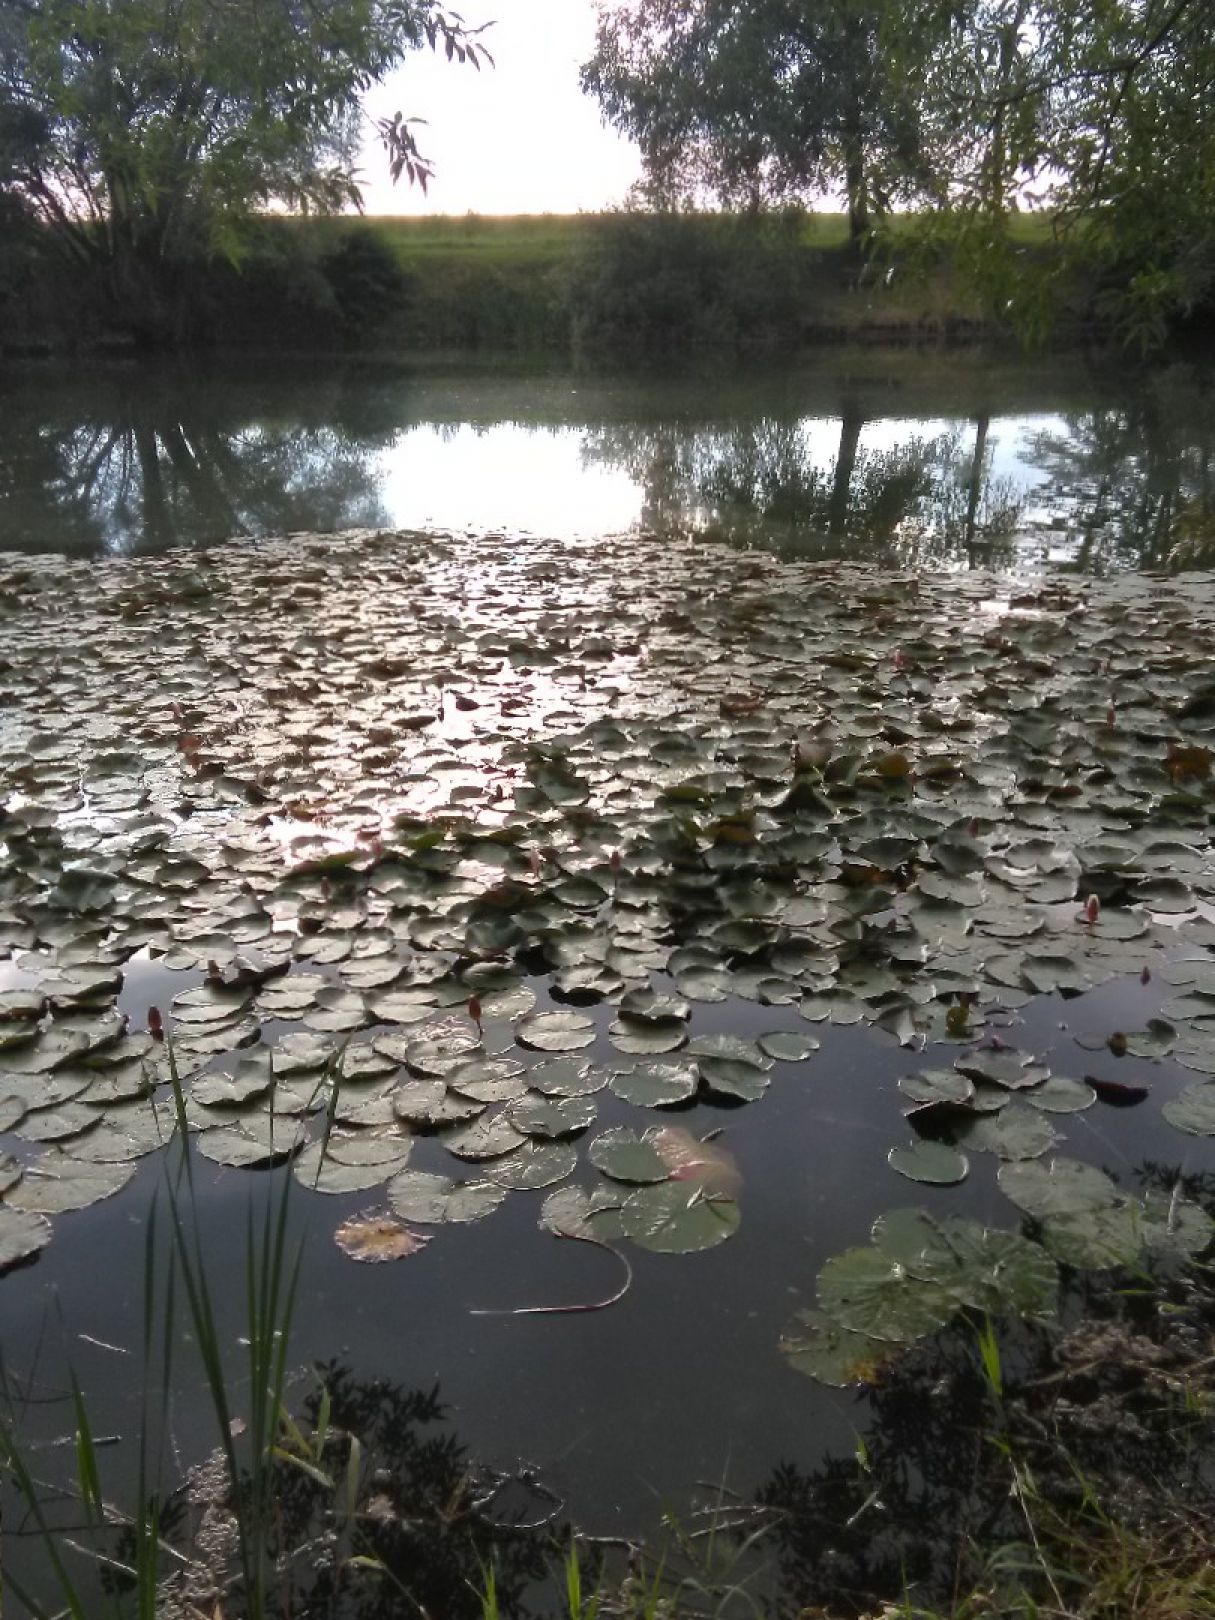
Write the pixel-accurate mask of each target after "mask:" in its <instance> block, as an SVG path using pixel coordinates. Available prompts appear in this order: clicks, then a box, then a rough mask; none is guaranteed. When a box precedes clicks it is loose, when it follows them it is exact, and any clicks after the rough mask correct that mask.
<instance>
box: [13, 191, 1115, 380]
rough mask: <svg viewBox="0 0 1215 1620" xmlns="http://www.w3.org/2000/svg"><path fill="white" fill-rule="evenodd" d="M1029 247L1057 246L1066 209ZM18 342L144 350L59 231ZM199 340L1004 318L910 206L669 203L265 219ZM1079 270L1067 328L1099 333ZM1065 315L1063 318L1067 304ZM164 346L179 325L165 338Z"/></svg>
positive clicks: (197, 270)
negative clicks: (861, 250) (876, 241)
mask: <svg viewBox="0 0 1215 1620" xmlns="http://www.w3.org/2000/svg"><path fill="white" fill-rule="evenodd" d="M1019 231H1020V238H1021V250H1022V252H1023V253H1024V254H1025V255H1026V256H1027V257H1029V258H1034V257H1038V258H1042V259H1043V260H1047V259H1049V257H1050V255H1051V252H1052V247H1051V239H1050V229H1049V222H1048V221H1044V220H1042V219H1041V218H1040V217H1035V216H1026V217H1025V219H1024V220H1023V221H1022V223H1021V225H1020V227H1019ZM0 244H3V245H0V346H2V347H4V348H5V349H7V350H8V351H9V352H14V351H17V352H20V351H27V352H28V351H30V350H33V351H37V350H38V349H39V348H47V349H51V350H60V351H62V350H64V349H72V348H76V349H88V348H94V347H98V346H106V345H113V344H119V345H126V344H129V343H135V344H138V342H139V340H140V336H141V334H140V333H139V330H138V327H137V326H135V327H134V328H132V326H131V325H130V324H117V323H115V320H114V315H113V304H112V301H111V300H110V299H109V298H108V296H107V288H106V286H105V285H104V283H103V282H102V281H101V279H100V277H98V278H97V279H94V278H92V277H90V275H89V274H87V273H82V272H81V270H80V267H79V265H76V264H68V263H65V262H64V261H62V260H61V259H60V258H59V256H58V255H57V254H56V252H55V251H54V243H53V242H51V241H50V240H49V239H48V241H47V242H46V243H45V244H40V243H39V241H38V239H37V238H36V237H34V238H31V237H30V236H29V235H28V234H26V235H23V236H13V237H7V238H6V237H4V236H3V233H0ZM178 275H179V278H180V281H179V285H178V287H177V289H176V292H177V295H178V296H177V299H176V302H177V306H178V308H180V309H181V310H183V311H185V312H186V314H185V322H184V325H183V327H182V328H181V329H180V330H179V331H178V332H177V333H176V334H175V340H176V341H177V342H178V343H180V344H181V345H184V346H191V345H192V346H195V347H237V348H248V347H257V348H271V349H280V350H301V349H302V350H326V349H328V350H333V349H345V350H359V349H366V348H374V349H380V350H388V351H393V352H408V351H411V350H435V349H475V348H485V349H491V348H493V349H503V348H505V349H519V350H524V349H526V350H544V349H547V350H560V351H564V352H570V351H573V352H586V353H589V354H596V353H619V354H622V355H629V356H637V355H651V354H662V353H671V352H675V351H681V350H687V349H691V348H696V347H707V346H715V347H719V348H726V349H730V348H736V349H763V348H774V347H781V348H785V347H789V346H793V345H797V344H799V343H802V342H805V341H809V340H815V339H831V338H836V337H839V338H850V339H855V338H864V337H866V336H873V337H877V338H881V339H886V340H888V339H891V338H894V339H898V338H907V339H922V338H941V337H945V338H948V337H957V336H966V335H970V334H975V333H990V332H991V331H993V330H998V329H999V327H998V325H997V324H996V323H994V322H993V319H992V317H991V315H990V313H989V311H987V310H986V309H985V307H984V305H983V304H982V302H981V300H980V298H979V296H978V295H977V293H976V291H975V289H974V287H973V285H972V284H971V282H970V281H969V280H968V279H967V278H966V277H965V276H964V275H963V274H961V273H959V272H958V271H957V269H956V267H955V266H954V265H953V263H952V262H951V250H950V249H949V248H948V247H947V246H938V247H936V248H932V247H927V246H925V244H924V243H923V241H922V240H921V238H920V235H919V233H918V232H917V230H916V229H915V221H913V220H911V219H909V218H905V219H899V218H897V217H896V218H895V219H894V220H893V221H892V224H891V228H890V229H889V230H888V232H887V234H886V240H885V242H884V244H881V245H879V246H878V248H877V249H876V251H871V252H870V253H868V254H866V255H861V254H858V253H857V252H856V250H855V249H854V248H853V247H852V246H851V245H850V243H849V240H848V231H847V223H846V221H845V220H844V219H842V218H841V217H840V216H833V215H824V216H811V215H806V214H804V213H802V212H800V211H797V210H790V211H787V212H780V213H777V212H761V213H759V214H755V215H751V214H747V213H728V212H720V213H710V212H695V211H690V210H684V211H678V210H676V211H670V212H650V211H647V210H643V209H624V210H620V211H618V212H614V213H608V214H601V215H578V216H572V217H560V216H531V217H521V218H510V217H502V218H488V217H481V216H466V217H462V218H460V217H449V218H441V217H439V218H421V219H381V220H366V221H364V220H358V219H352V218H340V219H329V220H316V221H303V220H294V219H287V218H266V219H263V220H262V221H261V222H260V223H259V225H258V226H257V228H256V229H255V230H254V231H252V232H251V233H250V234H249V236H248V239H247V241H246V242H245V243H244V244H243V247H242V251H241V253H240V255H239V256H238V257H236V258H235V259H226V258H218V257H211V258H204V259H199V260H196V261H192V262H189V263H186V264H184V265H183V266H181V267H180V268H179V271H178ZM1100 292H1101V289H1100V287H1099V286H1097V285H1095V284H1091V283H1089V284H1084V283H1081V282H1079V281H1077V282H1076V283H1075V284H1074V285H1073V286H1072V287H1071V288H1070V289H1069V290H1068V292H1067V295H1066V300H1065V305H1064V307H1063V308H1062V309H1061V310H1057V311H1056V318H1055V322H1054V325H1053V330H1055V331H1058V329H1059V327H1060V325H1062V326H1063V327H1064V328H1065V329H1066V328H1068V327H1070V328H1071V329H1073V330H1084V329H1091V328H1092V327H1093V326H1094V324H1097V323H1095V318H1094V310H1095V309H1096V308H1097V307H1098V305H1099V300H1100ZM1060 315H1062V317H1063V318H1062V321H1061V322H1060V320H1059V316H1060ZM150 337H151V340H154V341H156V342H157V343H159V342H161V341H162V338H163V333H162V332H161V331H160V330H159V329H158V330H157V331H156V332H155V333H153V334H151V335H150Z"/></svg>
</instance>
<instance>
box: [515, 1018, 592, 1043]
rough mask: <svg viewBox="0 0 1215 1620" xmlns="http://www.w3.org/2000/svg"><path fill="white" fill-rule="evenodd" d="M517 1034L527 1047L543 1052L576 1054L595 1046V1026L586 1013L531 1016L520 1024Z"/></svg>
mask: <svg viewBox="0 0 1215 1620" xmlns="http://www.w3.org/2000/svg"><path fill="white" fill-rule="evenodd" d="M515 1035H516V1037H517V1039H518V1040H519V1042H520V1043H521V1044H522V1045H523V1046H531V1047H535V1048H536V1049H537V1050H538V1051H541V1052H576V1051H578V1050H579V1049H580V1048H581V1047H584V1046H590V1045H591V1044H592V1043H593V1041H594V1039H595V1024H594V1020H593V1019H590V1018H587V1017H586V1016H585V1015H584V1014H582V1013H575V1012H543V1013H531V1014H529V1015H528V1017H526V1018H521V1019H520V1020H519V1022H518V1024H516V1026H515Z"/></svg>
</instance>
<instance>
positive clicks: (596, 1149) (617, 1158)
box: [588, 1126, 670, 1182]
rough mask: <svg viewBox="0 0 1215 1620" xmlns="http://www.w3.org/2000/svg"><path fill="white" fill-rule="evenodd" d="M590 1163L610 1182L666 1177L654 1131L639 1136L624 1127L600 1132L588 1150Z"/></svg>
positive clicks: (666, 1167)
mask: <svg viewBox="0 0 1215 1620" xmlns="http://www.w3.org/2000/svg"><path fill="white" fill-rule="evenodd" d="M588 1153H589V1158H590V1161H591V1163H592V1164H593V1165H594V1166H595V1167H596V1168H597V1169H599V1170H602V1171H603V1173H604V1175H605V1176H611V1177H612V1179H613V1180H614V1181H633V1182H651V1181H655V1182H656V1181H665V1180H666V1179H667V1177H668V1176H669V1175H670V1170H669V1168H668V1166H667V1162H666V1160H665V1159H664V1158H663V1156H662V1154H661V1153H660V1152H659V1150H658V1132H657V1131H656V1130H649V1131H646V1132H645V1133H644V1134H643V1135H641V1136H639V1135H638V1134H637V1132H636V1131H631V1130H628V1129H627V1128H626V1127H624V1126H614V1127H613V1128H612V1129H611V1130H610V1131H601V1132H600V1134H599V1135H598V1136H597V1137H596V1138H595V1139H594V1141H593V1142H592V1143H591V1145H590V1148H589V1150H588Z"/></svg>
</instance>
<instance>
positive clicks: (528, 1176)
mask: <svg viewBox="0 0 1215 1620" xmlns="http://www.w3.org/2000/svg"><path fill="white" fill-rule="evenodd" d="M550 1106H554V1105H550ZM577 1165H578V1150H577V1149H576V1148H574V1147H572V1146H571V1145H570V1144H569V1143H568V1142H553V1141H528V1142H525V1143H524V1144H523V1146H522V1147H520V1148H516V1149H515V1151H514V1152H513V1153H507V1154H505V1155H504V1156H503V1157H502V1158H500V1159H494V1160H493V1161H492V1163H490V1164H487V1165H486V1167H485V1174H486V1175H487V1176H488V1177H489V1178H490V1180H491V1181H495V1182H497V1183H498V1185H499V1186H501V1187H524V1188H527V1187H551V1186H552V1185H553V1184H554V1183H555V1182H558V1181H564V1180H565V1178H566V1177H567V1176H572V1175H573V1173H574V1171H575V1169H576V1168H577Z"/></svg>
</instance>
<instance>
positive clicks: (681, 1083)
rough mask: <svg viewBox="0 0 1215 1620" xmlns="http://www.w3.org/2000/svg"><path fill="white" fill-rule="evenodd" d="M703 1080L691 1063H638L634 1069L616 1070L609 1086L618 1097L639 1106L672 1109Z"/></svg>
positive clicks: (694, 1090)
mask: <svg viewBox="0 0 1215 1620" xmlns="http://www.w3.org/2000/svg"><path fill="white" fill-rule="evenodd" d="M699 1083H700V1076H699V1074H698V1072H697V1070H696V1069H695V1068H694V1067H693V1065H692V1064H690V1063H679V1062H675V1063H663V1062H661V1061H658V1060H655V1061H654V1062H651V1063H638V1064H636V1065H635V1066H634V1067H633V1068H631V1069H616V1070H615V1071H613V1073H612V1075H611V1077H610V1079H609V1081H608V1085H609V1086H610V1087H611V1089H612V1091H613V1092H614V1093H615V1095H616V1096H617V1097H620V1098H622V1099H623V1100H624V1101H625V1102H629V1103H633V1104H634V1105H635V1106H636V1107H638V1108H669V1107H671V1106H673V1105H674V1104H676V1103H681V1102H686V1101H687V1100H688V1098H689V1097H692V1096H694V1095H695V1093H696V1088H697V1086H698V1085H699Z"/></svg>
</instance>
